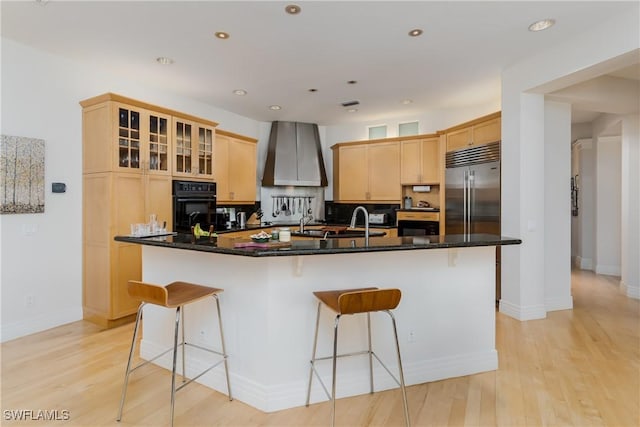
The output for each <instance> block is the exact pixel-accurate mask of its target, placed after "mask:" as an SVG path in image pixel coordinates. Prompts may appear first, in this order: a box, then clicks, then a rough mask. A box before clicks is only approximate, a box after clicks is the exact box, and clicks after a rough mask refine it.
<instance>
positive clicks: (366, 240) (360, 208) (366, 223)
mask: <svg viewBox="0 0 640 427" xmlns="http://www.w3.org/2000/svg"><path fill="white" fill-rule="evenodd" d="M359 211H362V213H363V214H364V244H365V245H366V246H369V212H368V211H367V208H365V207H364V206H358V207H357V208H355V209H354V210H353V214H352V215H351V225H349V227H350V228H355V226H356V220H357V219H358V212H359Z"/></svg>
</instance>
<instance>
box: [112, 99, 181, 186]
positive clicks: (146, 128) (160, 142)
mask: <svg viewBox="0 0 640 427" xmlns="http://www.w3.org/2000/svg"><path fill="white" fill-rule="evenodd" d="M114 108H115V110H116V111H115V113H116V114H115V115H116V117H117V123H118V136H117V138H118V149H117V150H116V155H117V159H116V163H117V166H116V169H117V170H120V171H129V172H144V173H147V172H149V173H158V174H165V175H170V174H171V167H170V159H171V156H170V155H169V152H170V148H169V147H170V145H169V141H170V140H171V135H170V127H169V124H170V123H171V116H167V115H163V114H159V113H156V112H153V111H148V110H145V109H142V108H135V107H130V106H128V105H123V104H116V105H115V107H114Z"/></svg>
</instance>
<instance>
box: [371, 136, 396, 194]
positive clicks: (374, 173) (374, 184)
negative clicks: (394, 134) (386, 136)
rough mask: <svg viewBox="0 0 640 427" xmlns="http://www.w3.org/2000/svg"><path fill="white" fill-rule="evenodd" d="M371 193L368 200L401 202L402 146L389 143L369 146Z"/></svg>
mask: <svg viewBox="0 0 640 427" xmlns="http://www.w3.org/2000/svg"><path fill="white" fill-rule="evenodd" d="M368 149H369V153H368V162H369V171H368V172H369V192H368V194H367V196H368V197H367V199H366V200H380V201H397V202H399V201H400V198H401V193H402V189H401V186H400V144H399V143H398V142H389V143H381V144H371V145H369V146H368Z"/></svg>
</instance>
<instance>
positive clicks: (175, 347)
mask: <svg viewBox="0 0 640 427" xmlns="http://www.w3.org/2000/svg"><path fill="white" fill-rule="evenodd" d="M181 308H182V307H180V306H178V308H176V330H175V334H174V337H173V368H172V370H171V426H172V427H173V407H174V405H175V402H176V362H177V359H178V332H179V331H180V313H181V310H180V309H181Z"/></svg>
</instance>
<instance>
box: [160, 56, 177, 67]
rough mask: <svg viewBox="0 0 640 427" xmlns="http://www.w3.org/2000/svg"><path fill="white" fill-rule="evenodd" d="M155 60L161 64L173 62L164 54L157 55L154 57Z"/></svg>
mask: <svg viewBox="0 0 640 427" xmlns="http://www.w3.org/2000/svg"><path fill="white" fill-rule="evenodd" d="M156 61H157V62H158V64H162V65H171V64H173V62H174V61H173V59H171V58H167V57H166V56H159V57H157V58H156Z"/></svg>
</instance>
